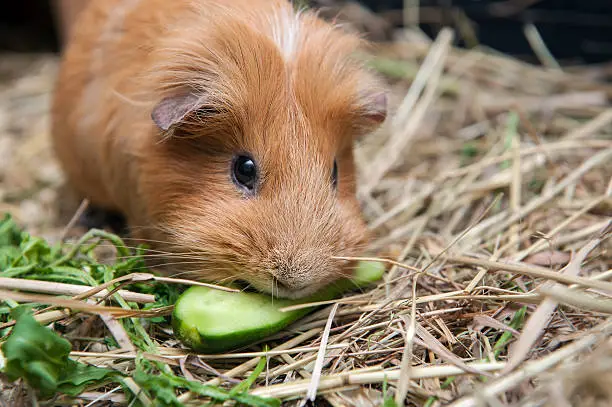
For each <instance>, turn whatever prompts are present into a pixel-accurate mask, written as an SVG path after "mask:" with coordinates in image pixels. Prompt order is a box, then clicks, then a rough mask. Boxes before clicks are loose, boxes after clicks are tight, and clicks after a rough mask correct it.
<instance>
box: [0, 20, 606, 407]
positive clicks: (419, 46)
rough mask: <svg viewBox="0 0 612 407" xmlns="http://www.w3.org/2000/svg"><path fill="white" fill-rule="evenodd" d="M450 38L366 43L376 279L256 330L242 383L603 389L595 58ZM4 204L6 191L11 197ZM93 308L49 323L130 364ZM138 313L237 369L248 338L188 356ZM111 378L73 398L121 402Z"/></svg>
mask: <svg viewBox="0 0 612 407" xmlns="http://www.w3.org/2000/svg"><path fill="white" fill-rule="evenodd" d="M452 38H453V33H452V32H450V31H446V30H444V31H442V32H441V34H440V35H439V37H438V38H437V39H436V40H435V41H434V42H428V41H426V40H424V39H422V38H421V37H419V36H418V35H417V36H415V35H412V36H410V37H408V36H407V37H406V38H405V39H401V40H398V41H396V42H394V43H392V44H387V45H385V46H381V47H380V49H379V50H377V51H376V56H375V57H374V58H373V59H372V63H373V66H375V67H376V68H377V69H379V70H381V71H382V72H384V73H385V74H386V75H387V77H388V79H389V83H391V84H392V88H393V95H392V106H393V111H394V112H397V113H396V114H393V115H392V116H391V117H390V118H389V120H387V122H386V126H385V127H384V128H383V129H381V130H380V131H379V132H377V133H376V134H374V135H372V136H370V137H367V138H366V139H364V140H362V141H361V142H360V144H359V145H358V146H357V152H356V157H357V163H358V166H359V170H360V171H359V172H360V178H361V182H360V189H359V196H360V199H361V201H362V203H363V207H364V211H365V214H366V217H367V219H368V222H369V225H370V228H371V230H372V231H373V233H374V236H375V239H374V241H373V243H372V247H371V250H370V252H369V253H368V255H369V256H374V257H379V258H385V259H389V260H390V261H389V265H390V270H389V272H388V274H387V276H386V278H385V282H384V283H382V284H380V285H379V286H378V287H376V288H375V289H372V290H370V291H368V292H365V293H360V294H358V295H351V296H347V297H346V298H343V299H342V300H339V301H332V302H329V303H328V304H325V306H324V307H323V308H321V309H320V310H318V311H316V312H314V313H313V314H311V315H310V316H308V317H306V318H305V319H303V320H302V321H300V322H298V323H296V324H295V325H294V326H292V327H291V328H290V329H287V330H285V331H284V332H282V333H280V334H278V335H276V336H275V337H274V338H271V339H270V340H268V341H266V342H267V343H269V344H271V345H272V349H271V351H269V352H268V353H267V354H268V355H269V357H270V359H269V362H268V366H267V368H266V370H265V371H264V373H263V374H262V375H261V377H260V378H259V379H258V380H257V382H256V383H255V385H254V386H253V389H252V391H251V393H252V394H257V395H265V396H275V397H282V398H284V399H285V400H289V401H288V402H287V405H292V404H295V403H299V402H300V400H302V399H303V397H304V396H305V395H306V394H307V393H308V394H312V393H313V392H318V394H319V398H318V399H317V400H318V401H317V405H319V404H320V405H324V403H329V404H330V405H333V406H351V405H358V406H370V405H371V406H377V405H381V404H382V402H383V388H384V387H385V386H388V387H387V391H388V392H389V393H388V394H391V395H393V397H394V398H395V399H396V400H400V399H404V398H405V402H406V404H407V405H415V406H423V405H427V406H438V405H450V406H455V407H458V406H485V405H490V406H502V405H512V406H527V405H529V406H536V405H540V406H553V405H559V406H589V407H590V406H604V405H606V406H607V405H610V404H612V390H611V389H612V376H611V373H610V372H612V340H611V339H610V332H611V330H612V320H611V319H610V318H609V315H610V313H611V312H612V301H611V299H610V295H611V294H612V283H611V282H610V280H611V278H612V270H611V265H612V256H611V248H612V246H611V244H610V232H611V215H612V196H611V195H612V137H611V135H612V125H611V123H612V108H611V107H610V105H609V103H608V98H609V97H610V96H611V95H612V87H611V85H610V84H609V83H605V81H604V80H603V73H602V72H603V71H602V70H600V69H599V68H585V67H582V68H581V67H577V68H572V69H563V70H562V69H559V68H558V67H554V66H553V67H552V68H541V67H535V66H532V65H528V64H525V63H522V62H520V61H517V60H514V59H512V58H509V57H507V56H503V55H499V54H496V53H493V52H491V51H490V50H483V49H473V50H470V51H466V50H459V49H454V48H452V47H451V46H450V45H449V44H450V43H451V40H452ZM49 78H50V76H49ZM4 91H5V92H6V89H5V90H4ZM0 176H1V175H0ZM0 179H2V178H0ZM3 182H6V181H3ZM26 184H27V183H26ZM54 185H56V184H54ZM54 188H55V187H54ZM18 203H19V200H18V199H13V200H12V201H10V202H8V203H7V200H5V203H4V205H13V206H9V209H11V208H12V209H14V212H15V213H17V214H19V213H21V212H20V209H19V208H18V207H17V206H18ZM22 210H23V209H22ZM59 224H60V223H59V222H56V226H58V225H59ZM43 229H44V228H43ZM44 230H53V229H44ZM50 235H53V233H50ZM55 236H57V233H56V234H55ZM91 312H93V313H94V314H95V310H93V311H91ZM523 313H524V320H522V319H521V316H522V315H523ZM60 317H61V316H60ZM95 319H96V317H93V319H92V318H91V317H82V318H80V319H78V318H77V319H74V316H73V317H70V319H68V320H65V319H64V320H60V322H63V323H64V325H67V326H73V329H79V333H80V336H90V337H95V336H96V335H102V334H103V332H105V333H106V334H108V335H114V336H115V339H116V340H117V342H119V343H121V344H122V345H123V347H124V349H128V350H127V351H125V352H117V351H116V350H115V351H113V352H109V351H108V348H107V347H106V345H104V344H103V343H102V342H100V341H99V340H96V341H93V342H88V341H86V340H80V341H78V343H76V344H75V345H78V347H77V346H75V348H74V349H75V351H74V352H73V357H75V358H78V359H79V360H82V361H86V362H88V363H93V364H96V365H98V366H112V367H114V368H116V369H121V370H123V371H129V370H130V369H132V368H133V359H134V357H135V356H136V353H135V351H134V346H133V345H132V344H131V343H130V342H129V339H128V338H126V336H125V334H124V332H122V329H121V328H120V327H117V326H116V325H115V328H114V329H113V328H111V326H112V325H109V324H107V327H108V329H107V330H103V329H101V328H100V324H99V323H97V322H96V321H95ZM332 319H333V321H332V322H331V323H328V321H330V320H332ZM71 321H72V324H70V322H71ZM75 321H77V322H78V323H76V324H75ZM84 324H86V325H87V327H89V328H90V329H84V328H83V325H84ZM74 326H76V328H74ZM154 328H155V327H153V328H151V332H152V333H153V339H155V340H156V345H157V352H158V353H157V355H151V354H148V355H146V357H148V358H152V359H156V360H162V361H165V362H167V363H168V364H169V365H170V366H172V368H173V369H174V370H175V372H178V373H180V374H182V375H184V376H185V377H188V378H191V379H193V380H199V381H201V382H204V383H212V384H222V385H225V384H227V383H228V382H230V380H231V379H230V378H233V379H238V380H240V379H243V378H245V377H247V376H248V375H249V373H250V372H251V371H252V369H253V368H254V366H255V365H256V364H257V362H258V357H259V356H261V355H262V354H263V353H261V352H260V351H259V350H260V349H261V348H260V346H254V347H252V348H249V349H242V350H240V351H237V352H232V353H228V354H224V355H199V356H198V355H189V354H188V352H187V351H186V350H184V349H183V348H181V346H180V345H179V344H178V343H177V341H176V340H174V339H172V337H171V335H168V331H167V330H166V329H165V328H164V329H161V328H157V329H154ZM64 329H66V327H64ZM164 330H165V331H164ZM322 344H323V345H324V346H322ZM260 345H261V344H260ZM129 349H131V350H129ZM318 355H321V356H323V355H324V356H325V357H324V358H323V357H319V358H318ZM449 378H451V379H449ZM134 386H136V384H135V383H134ZM7 389H8V388H7ZM133 390H134V389H133ZM136 390H137V389H136ZM122 392H123V390H122V389H121V388H107V389H106V390H105V391H101V390H98V391H97V392H88V393H84V394H83V395H81V397H80V400H81V403H82V404H87V403H89V402H91V401H93V400H97V402H98V403H102V400H112V401H114V402H117V403H122V402H123V401H125V400H126V399H125V395H124V394H123V393H122ZM17 393H18V391H17V390H15V391H14V392H13V394H17ZM7 395H8V396H7ZM2 397H4V398H5V400H7V399H8V398H7V397H10V395H9V392H8V390H7V391H6V392H4V393H3V396H2ZM181 399H182V400H183V401H184V402H193V403H194V405H197V404H199V403H201V401H199V402H198V401H197V400H196V398H194V396H193V394H191V393H184V394H182V395H181ZM61 400H62V399H61V398H60V399H57V400H56V402H58V403H59V402H60V401H61ZM291 400H294V401H293V402H292V401H291ZM1 401H2V399H0V404H1ZM141 401H143V402H144V403H145V404H146V403H147V400H146V398H141ZM92 405H96V404H92ZM97 405H103V404H97Z"/></svg>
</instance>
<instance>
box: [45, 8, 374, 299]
mask: <svg viewBox="0 0 612 407" xmlns="http://www.w3.org/2000/svg"><path fill="white" fill-rule="evenodd" d="M360 46H361V42H360V40H359V39H358V38H356V37H354V36H352V35H350V34H348V33H344V32H342V31H341V30H339V29H338V28H336V27H333V26H332V25H330V24H328V23H326V22H323V21H322V20H320V19H318V18H317V17H316V16H315V15H314V14H312V13H310V12H308V11H302V12H297V11H295V10H294V9H293V6H292V5H291V4H289V3H286V2H284V1H281V0H270V1H266V0H249V1H246V0H225V1H221V0H217V1H213V0H173V1H167V0H92V1H90V4H89V5H88V6H87V8H86V9H85V10H83V12H81V13H80V16H79V19H78V21H77V22H76V24H75V26H74V29H73V30H72V37H71V39H70V40H69V43H68V47H67V49H66V52H65V55H64V56H63V60H62V63H61V67H60V73H59V77H58V82H57V85H56V91H55V96H54V100H53V107H52V137H53V143H54V148H55V151H56V155H57V157H58V159H59V161H60V163H61V165H62V167H63V169H64V171H65V174H66V176H67V179H68V182H69V184H70V185H71V186H72V187H73V188H74V189H75V191H77V192H78V193H79V194H80V195H81V196H82V197H83V198H88V199H89V200H90V202H91V203H92V204H93V205H96V206H98V207H100V208H105V209H109V210H115V211H119V212H121V213H123V214H124V215H125V216H126V219H127V221H128V225H129V226H130V230H131V233H132V235H133V236H134V237H135V238H137V239H141V240H142V241H143V242H145V243H147V244H149V246H150V247H151V248H152V252H151V253H153V255H152V256H151V257H155V253H157V254H159V258H158V262H157V263H158V265H160V266H167V269H168V270H169V271H170V272H172V273H173V274H181V275H182V276H183V277H185V278H191V279H200V280H206V281H213V282H226V281H232V280H243V281H246V282H247V283H249V284H250V285H252V286H253V287H255V288H256V289H258V290H260V291H265V292H271V293H272V294H274V295H277V296H281V297H294V298H295V297H301V296H305V295H308V294H310V293H312V292H314V291H315V290H317V289H319V288H320V287H321V286H323V285H324V284H328V283H330V282H333V281H334V280H335V279H337V278H339V277H341V276H343V275H346V274H348V273H350V267H348V266H347V264H346V262H343V261H340V260H335V259H333V257H338V256H355V255H358V254H359V252H360V250H361V249H362V247H363V244H364V242H365V239H366V231H365V226H364V222H363V220H362V218H361V214H360V210H359V205H358V202H357V200H356V198H355V174H354V162H353V153H352V144H353V140H354V139H355V137H358V136H360V135H362V134H364V133H367V132H369V131H371V130H372V129H374V128H375V127H376V126H377V125H378V124H379V123H380V122H381V121H382V120H383V119H384V117H385V115H386V98H385V96H384V93H382V92H381V91H380V89H379V88H378V85H377V82H376V80H375V78H373V77H372V76H371V75H370V74H369V73H368V72H367V70H365V69H364V68H363V67H362V66H361V64H360V63H359V62H358V61H356V60H355V59H354V58H352V53H353V52H354V51H356V50H358V49H359V47H360Z"/></svg>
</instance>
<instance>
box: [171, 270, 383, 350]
mask: <svg viewBox="0 0 612 407" xmlns="http://www.w3.org/2000/svg"><path fill="white" fill-rule="evenodd" d="M384 271H385V266H384V265H383V264H382V263H379V262H371V261H367V262H366V261H362V262H359V265H358V267H357V269H356V270H355V273H354V275H353V277H352V278H350V279H342V280H340V281H337V282H336V283H334V284H331V285H329V286H328V287H325V288H323V289H322V290H321V291H319V292H317V293H315V294H313V295H311V296H309V297H307V298H302V299H297V300H290V299H278V298H274V299H273V298H272V297H271V296H270V295H267V294H261V293H251V292H240V293H233V292H228V291H221V290H216V289H213V288H208V287H201V286H193V287H191V288H189V289H187V290H186V291H185V292H184V293H183V294H182V295H181V296H180V297H179V299H178V301H177V302H176V304H175V306H174V312H173V314H172V325H173V328H174V333H175V335H176V337H177V338H178V339H179V340H180V341H181V342H182V343H183V344H184V345H186V346H188V347H190V348H192V349H193V350H195V351H197V352H201V353H218V352H223V351H227V350H230V349H233V348H237V347H240V346H244V345H248V344H249V343H253V342H256V341H258V340H261V339H264V338H266V337H267V336H270V335H273V334H274V333H276V332H278V331H280V330H281V329H283V328H285V327H286V326H288V325H290V324H291V323H293V322H295V321H296V320H298V319H299V318H301V317H303V316H305V315H306V314H308V313H310V312H312V311H313V308H312V307H308V308H302V309H298V310H294V311H287V312H282V311H281V310H280V309H281V308H284V307H288V306H291V305H296V304H304V303H308V302H317V301H326V300H331V299H334V298H336V297H338V296H339V295H340V294H342V293H344V292H347V291H350V290H352V289H357V288H363V287H365V286H367V285H370V284H372V283H374V282H376V281H378V280H380V279H381V278H382V276H383V273H384Z"/></svg>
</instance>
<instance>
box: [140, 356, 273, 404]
mask: <svg viewBox="0 0 612 407" xmlns="http://www.w3.org/2000/svg"><path fill="white" fill-rule="evenodd" d="M264 362H265V359H264ZM264 366H265V364H264ZM132 377H133V379H134V381H135V382H136V383H138V385H139V386H140V387H141V389H142V390H144V391H145V392H146V393H148V394H149V395H150V396H151V399H154V400H155V401H156V403H157V405H160V406H169V407H183V404H182V403H181V402H180V400H179V399H178V397H177V396H176V391H177V390H178V389H180V388H183V389H188V390H190V391H191V392H193V393H196V394H199V395H201V396H205V397H210V398H211V399H213V400H215V401H218V402H223V401H227V400H235V401H237V402H238V403H242V404H244V405H247V406H252V407H278V406H280V400H278V399H268V398H263V397H257V396H252V395H249V394H247V393H238V394H232V392H229V391H227V390H224V389H220V388H218V387H215V386H209V385H205V384H202V383H199V382H194V381H189V380H187V379H185V378H182V377H178V376H176V375H174V374H173V373H171V371H170V372H168V371H165V370H163V369H160V371H156V370H155V368H154V363H153V362H151V361H148V360H146V359H143V358H140V357H139V358H137V359H136V371H135V372H134V374H133V376H132ZM245 381H246V380H245ZM241 384H242V383H241ZM248 387H250V385H248ZM248 387H247V389H248Z"/></svg>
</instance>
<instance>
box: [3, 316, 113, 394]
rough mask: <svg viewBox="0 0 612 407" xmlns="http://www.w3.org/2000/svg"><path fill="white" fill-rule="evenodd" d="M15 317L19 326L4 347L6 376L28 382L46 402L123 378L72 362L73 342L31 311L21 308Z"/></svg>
mask: <svg viewBox="0 0 612 407" xmlns="http://www.w3.org/2000/svg"><path fill="white" fill-rule="evenodd" d="M11 316H12V317H13V318H14V319H15V320H16V321H17V323H16V324H15V327H14V328H13V331H12V332H11V334H10V335H9V337H8V339H7V340H6V342H4V343H3V344H2V353H3V354H4V358H5V359H6V364H5V367H4V373H5V374H6V376H7V377H8V379H9V380H11V381H15V380H17V379H18V378H22V379H24V380H25V381H26V382H27V383H28V384H29V385H30V386H31V387H32V388H34V389H36V390H37V392H38V394H39V395H40V397H41V398H42V399H46V398H49V397H51V396H53V395H55V394H56V393H58V392H60V393H64V394H68V395H71V396H75V395H78V394H80V393H81V392H83V390H84V389H85V388H86V387H88V386H91V385H95V384H98V385H101V384H104V383H106V382H108V381H111V380H113V379H116V378H117V377H118V376H120V374H119V373H118V372H116V371H114V370H110V369H103V368H99V367H96V366H89V365H85V364H83V363H79V362H75V361H74V360H72V359H70V358H69V357H68V356H69V354H70V349H71V347H70V342H68V341H67V340H65V339H63V338H62V337H60V336H59V335H57V334H56V333H55V332H53V331H52V330H50V329H48V328H45V327H43V326H42V325H40V324H39V323H38V322H37V321H36V320H35V319H34V317H33V316H32V314H31V313H30V311H29V310H28V309H26V308H24V307H17V308H15V309H14V310H12V312H11Z"/></svg>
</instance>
